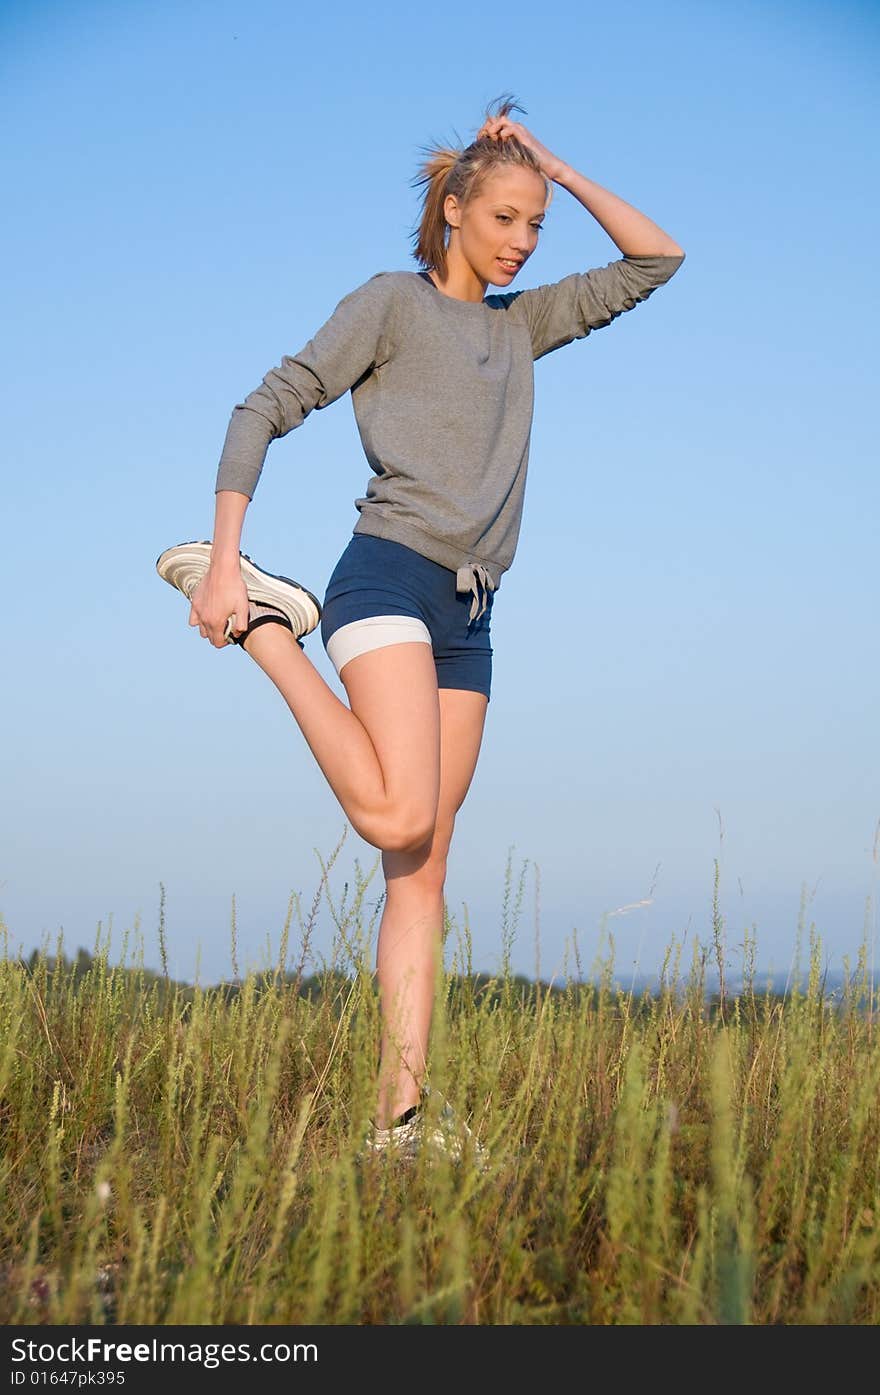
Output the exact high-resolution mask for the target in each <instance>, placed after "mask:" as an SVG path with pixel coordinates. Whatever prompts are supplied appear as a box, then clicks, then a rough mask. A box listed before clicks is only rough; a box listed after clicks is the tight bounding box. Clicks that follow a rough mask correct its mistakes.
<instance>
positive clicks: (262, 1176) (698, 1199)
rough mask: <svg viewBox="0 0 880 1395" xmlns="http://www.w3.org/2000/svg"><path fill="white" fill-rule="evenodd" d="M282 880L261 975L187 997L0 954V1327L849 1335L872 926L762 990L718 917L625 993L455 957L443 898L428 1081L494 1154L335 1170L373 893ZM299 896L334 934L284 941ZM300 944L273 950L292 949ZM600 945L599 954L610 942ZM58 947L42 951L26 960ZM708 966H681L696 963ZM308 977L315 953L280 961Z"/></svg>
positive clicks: (871, 1110) (878, 1278) (310, 928)
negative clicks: (797, 1328) (284, 903)
mask: <svg viewBox="0 0 880 1395" xmlns="http://www.w3.org/2000/svg"><path fill="white" fill-rule="evenodd" d="M329 865H330V864H328V867H327V868H325V876H324V878H323V879H322V885H321V887H319V889H318V892H317V893H316V896H315V900H314V902H313V904H312V906H311V908H310V910H309V911H308V913H307V914H303V913H302V910H301V908H300V906H299V903H298V901H296V900H295V898H292V899H291V904H290V906H289V907H288V914H287V919H286V921H285V924H284V927H283V930H282V933H281V942H280V946H279V949H278V953H277V956H276V957H275V961H274V963H273V967H271V968H269V969H265V970H262V971H260V972H253V971H249V972H248V973H246V974H245V975H241V974H239V973H238V968H237V964H236V957H237V951H236V933H235V920H234V916H233V920H232V926H231V951H232V960H233V979H232V980H231V981H230V982H227V983H220V984H217V985H214V986H211V987H204V988H203V987H200V986H199V985H198V984H195V985H192V984H181V983H177V982H175V981H173V980H172V979H170V978H169V975H168V973H167V951H166V943H165V927H164V902H163V903H162V904H161V905H160V914H159V941H160V946H161V952H162V955H161V957H162V965H163V972H151V971H149V970H147V969H145V968H144V964H143V946H142V944H140V943H138V938H139V936H138V932H137V931H136V932H135V934H134V936H133V939H134V944H133V945H132V943H131V939H132V937H131V936H129V935H126V936H125V937H124V939H123V946H122V952H121V954H120V955H119V956H118V957H117V958H116V960H115V961H114V962H113V963H111V962H110V953H109V951H110V935H109V933H105V931H104V930H103V928H102V927H101V926H99V927H98V932H97V936H96V940H95V945H94V949H93V951H92V952H90V953H89V952H86V951H83V950H81V951H80V952H79V954H77V955H76V956H75V957H73V958H68V957H67V956H66V955H65V952H64V947H63V944H62V941H61V938H60V937H59V939H58V941H57V943H56V944H55V945H54V947H50V946H49V945H48V944H44V945H43V947H42V948H41V949H40V950H38V951H36V950H35V951H34V952H33V953H32V954H31V955H30V957H29V958H28V959H27V960H24V959H22V958H20V957H18V956H16V955H14V954H12V953H10V952H9V932H8V931H7V930H6V928H5V927H3V933H4V936H5V941H4V942H5V952H4V953H3V957H2V959H0V1032H2V1036H0V1139H2V1159H0V1322H2V1323H5V1324H84V1323H90V1324H91V1323H97V1324H117V1323H118V1324H169V1323H171V1324H226V1323H231V1324H298V1325H305V1324H404V1323H406V1324H424V1323H428V1324H488V1325H499V1324H535V1325H583V1324H641V1325H647V1324H691V1325H696V1324H698V1325H703V1324H708V1325H717V1324H876V1323H877V1322H878V1321H880V1255H878V1248H880V1041H878V1020H877V1009H878V1003H877V997H876V993H875V988H874V983H873V966H872V964H871V963H870V954H869V948H868V943H867V938H866V939H865V940H864V941H863V944H862V946H861V948H860V950H859V951H858V953H857V957H856V962H855V964H852V965H851V964H850V963H849V961H847V962H846V967H845V977H844V983H843V987H842V989H841V990H840V991H839V992H837V993H834V994H830V993H828V992H827V991H826V987H825V982H824V976H823V972H822V946H821V940H820V938H819V936H818V935H817V934H816V931H815V927H813V926H811V927H809V936H808V938H809V944H808V947H807V948H806V951H805V957H806V959H807V962H806V963H805V965H804V971H803V974H801V972H800V970H798V971H797V972H796V973H795V974H794V975H793V976H792V981H791V983H790V985H789V987H788V988H787V990H786V991H785V992H784V993H780V992H773V991H771V989H770V987H769V986H767V987H765V988H762V987H761V985H760V982H759V981H758V979H757V975H756V974H755V971H754V964H755V962H756V961H755V954H756V948H757V945H756V941H755V940H754V939H752V940H751V942H750V941H749V939H748V936H747V937H746V942H745V946H744V949H745V954H744V963H745V968H744V973H743V977H742V981H741V985H740V986H739V987H738V988H737V991H736V993H733V992H731V991H729V990H728V989H727V987H726V984H725V978H724V968H725V964H726V954H727V951H726V945H725V943H724V937H725V927H724V922H723V918H722V916H721V915H720V912H719V910H718V900H717V891H718V879H717V865H716V878H715V891H716V900H715V914H714V920H713V925H712V930H711V934H710V937H709V939H708V941H707V943H706V944H705V945H701V944H700V943H699V941H697V942H695V945H694V949H693V955H692V957H691V958H690V960H689V962H688V964H687V965H686V966H684V967H683V966H682V964H681V962H680V959H681V954H680V950H676V948H675V944H674V942H673V944H672V945H671V946H670V948H669V950H668V952H667V956H666V961H665V963H664V966H663V970H662V972H661V974H660V975H659V976H658V981H657V985H656V987H655V988H654V989H653V991H650V992H644V993H640V994H636V993H634V992H633V991H626V990H625V989H623V988H621V987H620V985H619V984H618V983H617V982H616V980H615V977H614V964H613V948H612V953H611V954H610V955H609V957H608V959H607V960H606V961H605V962H604V963H602V964H601V965H600V966H599V970H598V972H596V973H595V974H594V975H593V976H592V977H587V976H585V975H584V974H583V972H582V966H581V965H580V963H579V962H578V956H577V952H576V948H573V950H572V955H571V959H572V963H571V969H570V971H569V970H567V971H566V973H565V976H564V981H561V982H557V983H553V984H547V983H542V982H540V981H530V980H528V979H524V978H522V977H520V976H517V975H515V974H513V973H511V971H510V948H511V945H512V943H513V937H514V934H515V930H516V924H517V920H518V917H519V912H520V907H521V902H522V892H523V882H522V878H520V880H519V884H518V885H517V884H516V883H515V880H514V879H513V877H512V875H511V873H510V868H508V879H507V884H506V887H505V893H504V905H503V908H502V932H501V933H502V966H501V969H500V971H499V972H498V973H497V974H496V975H493V976H487V975H484V974H478V973H474V972H473V969H472V965H471V944H470V935H469V932H468V929H467V926H466V925H465V927H464V930H461V931H460V930H458V928H457V927H456V926H455V924H454V922H452V921H450V920H447V926H446V932H447V937H446V954H445V959H444V966H443V968H442V971H441V973H439V974H438V979H437V986H436V1008H435V1018H434V1028H433V1035H432V1042H431V1059H430V1078H431V1082H432V1084H433V1085H434V1087H435V1088H436V1089H437V1090H438V1091H440V1092H441V1093H442V1094H443V1095H445V1096H446V1097H447V1098H448V1099H449V1100H450V1102H451V1103H452V1104H453V1106H454V1108H455V1109H456V1110H457V1111H458V1112H459V1113H460V1114H461V1115H462V1116H463V1117H464V1118H466V1119H467V1120H468V1121H469V1123H470V1126H471V1128H472V1129H473V1130H474V1131H475V1133H476V1134H477V1136H478V1137H479V1139H480V1140H481V1141H482V1142H483V1143H484V1144H485V1145H486V1146H487V1147H488V1149H489V1155H490V1164H489V1169H488V1172H486V1173H485V1174H482V1173H480V1171H479V1170H478V1169H477V1168H476V1167H475V1166H474V1165H473V1161H472V1159H471V1158H470V1157H469V1155H468V1154H467V1153H466V1154H465V1156H464V1158H463V1159H462V1160H461V1161H459V1162H453V1161H452V1160H450V1159H449V1158H445V1157H435V1156H432V1155H429V1154H427V1153H425V1154H422V1155H420V1156H419V1157H418V1158H417V1159H416V1160H415V1161H414V1162H410V1163H402V1162H399V1161H398V1162H394V1161H389V1160H377V1159H367V1160H366V1161H359V1160H358V1156H357V1155H358V1150H359V1148H360V1144H361V1142H362V1139H363V1136H364V1133H365V1130H366V1128H367V1124H368V1119H369V1115H370V1112H371V1109H372V1106H373V1103H374V1089H375V1072H376V1063H377V1053H378V1041H379V1012H378V998H377V991H376V985H375V980H374V975H373V972H372V963H373V962H374V939H375V932H376V929H377V926H378V918H379V914H380V911H381V899H380V901H379V902H378V903H377V904H376V905H375V906H373V907H372V908H369V907H368V903H367V900H366V896H365V893H366V890H367V887H368V886H369V883H370V880H371V876H364V875H363V874H362V873H361V872H360V869H359V868H358V869H357V874H356V876H355V879H354V885H353V886H351V885H350V884H348V883H346V889H345V893H344V896H343V898H342V900H341V902H340V903H334V901H333V898H332V897H331V896H330V895H329V892H328V883H327V879H326V872H327V870H328V869H329ZM321 905H324V906H326V907H327V913H329V914H330V915H332V917H333V922H334V930H333V934H334V941H333V952H332V955H331V956H330V958H329V960H322V961H320V962H319V963H317V967H315V966H316V957H315V956H314V954H313V953H312V943H313V940H314V937H315V927H316V925H317V924H318V915H319V910H320V907H321ZM292 945H293V946H294V947H295V950H296V953H295V954H294V955H293V956H292V962H291V946H292ZM612 945H613V942H612ZM52 948H54V952H52ZM713 964H714V965H715V966H716V967H717V969H718V978H717V983H716V986H715V987H714V988H713V989H711V990H710V989H709V988H708V987H707V970H708V969H710V968H711V967H712V965H713ZM307 967H309V969H310V972H309V973H308V974H307V973H306V968H307Z"/></svg>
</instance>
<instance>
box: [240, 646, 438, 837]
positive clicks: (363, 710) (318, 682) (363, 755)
mask: <svg viewBox="0 0 880 1395" xmlns="http://www.w3.org/2000/svg"><path fill="white" fill-rule="evenodd" d="M245 652H246V653H248V654H250V655H251V657H252V658H253V659H254V660H255V662H256V663H257V664H258V665H259V666H260V668H261V669H262V670H263V672H264V673H266V674H267V675H268V677H269V678H271V680H272V682H273V683H274V684H275V686H276V688H277V689H278V691H279V692H280V693H281V696H282V697H283V698H284V700H285V702H286V703H287V705H288V707H289V708H290V710H291V712H292V713H293V715H294V717H295V718H296V721H297V724H298V726H299V728H300V730H301V731H302V733H303V736H304V737H305V738H306V741H307V742H308V744H309V746H310V747H311V750H312V753H313V755H314V757H315V759H316V761H317V762H318V765H319V766H320V768H321V770H322V771H323V772H324V775H325V776H326V777H327V780H328V782H329V784H330V787H331V789H332V790H333V793H334V794H335V795H336V798H337V799H338V800H339V802H340V804H341V805H342V808H343V809H344V811H345V813H346V814H347V816H348V818H349V820H350V822H351V824H352V826H353V828H354V829H355V830H356V831H357V832H358V833H359V834H360V835H361V837H362V838H364V839H366V841H367V842H368V843H372V844H373V846H374V847H377V848H382V849H388V850H405V849H408V848H418V847H422V846H423V845H424V843H425V842H426V840H428V839H430V837H431V833H432V830H433V827H434V820H435V817H436V812H437V799H438V793H439V786H440V709H439V705H438V700H437V673H436V669H435V667H434V659H433V656H432V654H431V648H430V645H427V644H419V643H412V642H410V643H401V644H391V645H386V646H385V647H384V648H381V649H374V650H371V651H370V652H369V653H367V654H361V655H359V656H358V658H356V659H351V660H350V661H349V662H348V663H347V664H346V665H345V667H344V668H343V670H342V674H343V677H342V681H343V683H344V684H345V686H346V689H347V692H348V697H349V701H350V703H351V707H350V708H349V707H346V705H345V703H344V702H342V701H340V699H339V698H338V697H337V696H336V694H335V693H334V692H333V690H332V689H331V688H330V687H329V685H328V684H327V683H326V682H325V681H324V679H323V678H322V676H321V674H320V673H319V672H318V670H317V669H316V668H315V666H314V664H313V663H312V662H311V661H310V660H309V659H308V658H307V657H306V655H305V654H304V652H303V651H302V650H301V649H300V647H299V645H298V644H297V643H296V641H295V640H294V638H293V636H292V634H291V633H290V631H289V630H286V629H285V628H284V627H283V626H282V625H262V626H261V627H260V628H259V629H257V630H255V631H254V632H253V634H252V635H251V636H250V638H249V639H248V641H247V644H246V646H245Z"/></svg>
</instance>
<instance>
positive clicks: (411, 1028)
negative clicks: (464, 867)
mask: <svg viewBox="0 0 880 1395" xmlns="http://www.w3.org/2000/svg"><path fill="white" fill-rule="evenodd" d="M266 628H268V626H267V627H266ZM345 672H347V668H346V669H343V673H345ZM439 701H440V728H441V742H440V752H441V757H440V798H439V803H438V810H437V821H436V825H435V828H434V833H433V836H432V838H431V839H430V840H429V841H428V842H427V843H426V844H425V845H424V846H423V847H422V848H420V849H416V850H412V851H409V852H385V853H383V856H382V864H383V868H384V871H385V880H386V888H387V899H386V903H385V910H384V914H383V916H382V924H381V926H380V928H379V943H378V948H377V960H376V969H377V976H378V980H379V992H380V1001H381V1008H382V1052H381V1062H380V1070H379V1097H378V1105H377V1110H376V1114H375V1122H376V1124H377V1125H378V1127H380V1128H385V1127H387V1125H388V1123H390V1121H391V1120H392V1119H393V1118H395V1117H396V1116H397V1115H398V1114H402V1113H403V1112H404V1110H406V1109H409V1107H410V1106H411V1105H413V1104H416V1103H417V1101H418V1098H419V1089H420V1086H421V1084H422V1081H423V1080H424V1075H425V1063H426V1060H427V1052H428V1036H429V1033H430V1027H431V1014H432V1010H433V1005H434V982H435V973H436V971H437V968H438V967H439V963H440V955H441V951H442V932H443V915H444V898H443V887H444V883H445V880H446V860H447V854H448V852H449V845H450V842H451V840H452V830H453V826H454V823H455V815H456V813H457V812H458V810H459V809H460V808H461V805H462V804H463V803H464V799H465V796H466V794H467V791H468V788H469V786H470V783H471V779H472V777H473V773H474V769H475V767H476V763H477V756H478V755H479V751H480V744H481V741H482V737H483V727H484V723H485V717H486V708H487V700H486V698H485V697H484V696H483V695H482V693H471V692H465V691H459V690H457V689H451V688H441V689H440V690H439Z"/></svg>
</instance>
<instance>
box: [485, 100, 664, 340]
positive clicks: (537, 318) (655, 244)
mask: <svg viewBox="0 0 880 1395" xmlns="http://www.w3.org/2000/svg"><path fill="white" fill-rule="evenodd" d="M480 134H481V135H488V136H491V137H492V138H493V139H496V140H505V139H507V138H508V137H510V136H516V138H517V139H518V140H519V141H520V142H521V143H522V144H523V145H527V146H528V147H529V148H530V149H531V150H532V151H534V153H535V154H536V155H537V157H538V159H539V161H540V163H541V169H542V171H543V173H544V174H545V176H546V177H547V178H548V179H551V180H553V182H554V183H555V184H560V185H561V186H562V188H563V189H567V190H568V191H569V193H571V194H573V195H574V197H575V198H576V199H577V200H578V202H579V203H581V204H583V206H584V208H586V209H587V211H588V212H589V213H591V214H592V215H593V217H594V218H595V219H596V222H597V223H598V224H599V225H600V227H602V228H604V230H605V232H607V233H608V236H609V237H610V238H611V239H612V241H613V242H615V243H616V244H617V246H618V247H619V248H620V251H621V252H622V253H623V255H622V256H621V257H620V258H618V260H616V261H614V262H611V263H609V265H607V266H604V267H596V268H594V269H592V270H589V271H582V272H573V273H572V274H571V275H570V276H566V277H564V278H563V279H562V280H561V281H555V282H553V283H550V284H547V285H544V286H538V287H536V288H535V289H534V290H528V291H519V292H514V293H513V294H512V295H510V296H509V297H508V313H510V314H511V315H513V316H514V317H515V318H522V319H524V320H525V321H526V323H527V324H528V327H529V333H530V335H531V340H532V351H533V354H534V357H535V358H541V357H543V355H544V354H548V353H550V352H551V351H552V350H553V349H558V348H561V346H562V345H563V344H570V343H571V342H572V340H573V339H583V338H584V337H585V336H586V335H587V334H589V333H590V331H591V330H594V329H598V328H601V327H602V326H603V325H608V324H610V323H611V321H612V320H614V319H616V318H617V316H618V315H620V314H622V313H623V312H624V311H625V310H631V309H632V308H633V306H635V305H638V303H639V302H640V301H642V300H647V298H648V296H649V295H651V293H652V292H653V291H654V290H656V289H657V287H658V286H662V285H663V283H664V282H665V281H668V280H669V278H670V277H671V276H673V275H674V274H675V272H676V271H677V270H678V268H679V267H680V266H681V264H682V262H683V261H684V255H685V254H684V251H683V250H682V248H681V247H680V246H679V244H678V243H677V242H676V241H674V239H673V238H671V237H670V236H669V234H668V233H665V232H664V231H663V229H662V228H660V227H658V226H657V224H656V223H655V222H653V221H652V220H651V219H650V218H648V217H646V215H645V214H644V213H640V212H639V210H638V209H637V208H633V207H632V205H631V204H628V203H626V202H625V201H624V200H623V199H621V198H618V196H617V195H616V194H612V193H611V192H610V190H608V189H603V188H602V186H601V185H599V184H596V183H594V181H593V180H592V179H587V177H586V176H585V175H583V174H579V173H578V171H577V170H575V169H573V168H572V166H571V165H569V164H566V162H565V161H564V160H561V159H560V158H559V157H558V156H557V155H554V154H553V152H552V151H551V150H548V149H547V147H546V146H544V145H542V144H541V142H540V141H539V140H537V139H536V137H535V136H533V135H532V133H531V131H528V130H527V129H526V127H525V126H523V125H522V124H521V123H520V122H518V121H511V120H510V119H509V118H508V117H492V118H490V119H489V120H487V121H486V122H485V124H484V126H483V127H482V130H481V132H480Z"/></svg>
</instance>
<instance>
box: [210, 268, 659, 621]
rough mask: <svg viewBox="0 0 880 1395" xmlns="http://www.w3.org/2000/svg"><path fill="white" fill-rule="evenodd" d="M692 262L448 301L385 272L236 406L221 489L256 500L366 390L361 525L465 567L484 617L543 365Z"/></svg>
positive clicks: (459, 580) (519, 486)
mask: <svg viewBox="0 0 880 1395" xmlns="http://www.w3.org/2000/svg"><path fill="white" fill-rule="evenodd" d="M683 261H684V255H683V254H682V255H681V256H655V257H631V256H622V257H620V258H619V259H618V260H617V261H613V262H610V263H609V264H608V265H607V266H604V267H598V268H595V269H593V270H592V271H584V272H574V273H573V274H572V275H570V276H565V277H563V279H562V280H561V281H556V282H553V283H551V284H548V285H544V286H537V287H536V288H535V289H534V290H523V291H510V292H507V293H506V294H500V295H488V296H486V297H485V299H484V300H482V301H464V300H456V299H453V298H452V297H451V296H448V295H444V293H443V292H442V291H439V290H438V289H437V287H436V286H435V285H434V284H433V283H432V282H431V281H430V279H429V278H427V277H426V276H425V275H424V273H421V272H417V271H380V272H377V273H376V275H375V276H372V277H370V279H369V280H368V281H366V282H364V284H363V285H361V286H358V287H357V288H356V289H355V290H353V291H350V292H349V294H348V295H346V296H344V297H343V299H342V300H341V301H340V302H339V304H338V305H337V306H336V309H335V310H334V311H333V314H332V315H331V316H330V318H329V320H327V321H326V322H325V323H324V324H323V325H322V326H321V328H320V329H319V330H318V331H317V332H316V334H315V335H314V337H313V338H311V339H310V340H309V341H308V343H307V344H306V345H305V346H304V348H302V349H300V351H299V353H297V354H293V355H292V356H288V355H285V356H284V357H283V358H282V360H281V364H280V367H278V368H273V369H272V370H271V371H270V372H269V373H267V374H266V376H265V378H264V379H263V381H262V384H261V385H260V386H259V387H258V388H255V389H254V391H253V392H252V393H250V395H249V396H248V397H246V398H245V400H244V402H240V403H238V404H237V405H236V406H235V407H234V409H233V412H232V417H231V419H230V422H229V426H228V429H227V432H226V439H225V442H224V445H223V451H222V455H221V457H220V464H219V468H218V471H217V484H216V488H217V489H218V490H220V489H233V490H237V491H238V492H239V493H242V494H247V495H248V496H249V497H250V498H253V494H254V490H255V488H256V484H257V480H258V479H259V477H260V473H261V471H262V468H263V463H264V461H265V457H266V451H267V449H268V446H269V442H270V441H272V440H274V439H275V437H278V436H284V435H286V434H287V432H288V431H291V430H292V429H293V428H294V427H295V426H299V425H301V423H302V422H303V421H304V420H305V418H306V417H307V416H308V414H309V412H310V411H311V410H312V408H313V407H316V408H318V409H320V408H321V407H328V406H329V405H330V403H331V402H335V401H336V399H337V398H338V397H341V396H342V394H343V393H344V392H348V391H349V390H350V391H351V398H352V404H353V407H354V414H355V419H356V421H357V428H358V432H359V434H360V438H361V442H362V444H363V447H364V451H365V452H366V456H367V460H368V462H369V464H370V467H371V469H372V470H373V477H372V478H371V479H370V480H369V483H368V484H367V491H366V495H365V497H363V498H360V499H356V500H355V507H356V508H357V509H358V511H359V513H360V518H359V519H358V521H357V523H356V525H355V527H354V532H355V533H370V534H372V535H373V536H374V537H379V538H391V539H393V540H394V541H396V542H400V543H403V544H404V545H405V546H407V547H411V548H414V549H415V551H416V552H419V553H421V554H422V556H424V557H428V558H430V559H431V560H432V561H434V562H439V563H440V564H441V565H442V566H445V567H449V568H451V569H452V570H454V571H455V572H456V590H457V591H471V592H472V593H473V597H474V600H473V604H472V606H471V612H470V614H471V618H472V619H473V618H475V617H476V616H477V615H481V614H482V613H483V611H484V610H485V607H486V594H485V593H486V589H487V588H488V589H491V590H496V589H497V588H498V586H499V583H500V579H501V574H502V573H503V572H505V571H507V569H508V568H509V567H510V564H511V562H512V561H513V557H514V553H515V551H516V545H517V539H518V537H519V530H520V522H521V519H522V509H523V496H524V493H525V484H526V471H527V467H528V458H529V441H530V436H531V426H532V415H533V403H534V372H533V363H534V360H535V359H538V358H542V357H543V356H544V354H549V353H551V352H552V351H553V350H554V349H558V348H561V347H562V345H563V344H570V343H571V342H572V340H574V339H583V338H584V337H585V336H586V335H587V334H589V333H590V331H591V330H593V329H600V328H602V327H603V326H604V325H608V324H610V323H611V321H612V320H613V319H615V318H616V317H617V316H618V315H619V314H621V312H622V311H624V310H631V309H632V308H633V306H635V305H637V304H638V303H639V301H642V300H646V299H647V297H648V296H649V295H650V294H651V292H652V291H654V290H656V288H657V287H658V286H661V285H662V284H663V283H664V282H665V281H668V280H669V278H670V277H671V276H672V275H673V274H674V273H675V272H676V271H677V270H678V268H679V267H680V266H681V263H682V262H683ZM478 583H480V584H482V586H483V591H484V594H483V599H482V605H481V606H480V605H479V602H480V596H479V591H478ZM478 607H479V608H478Z"/></svg>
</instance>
